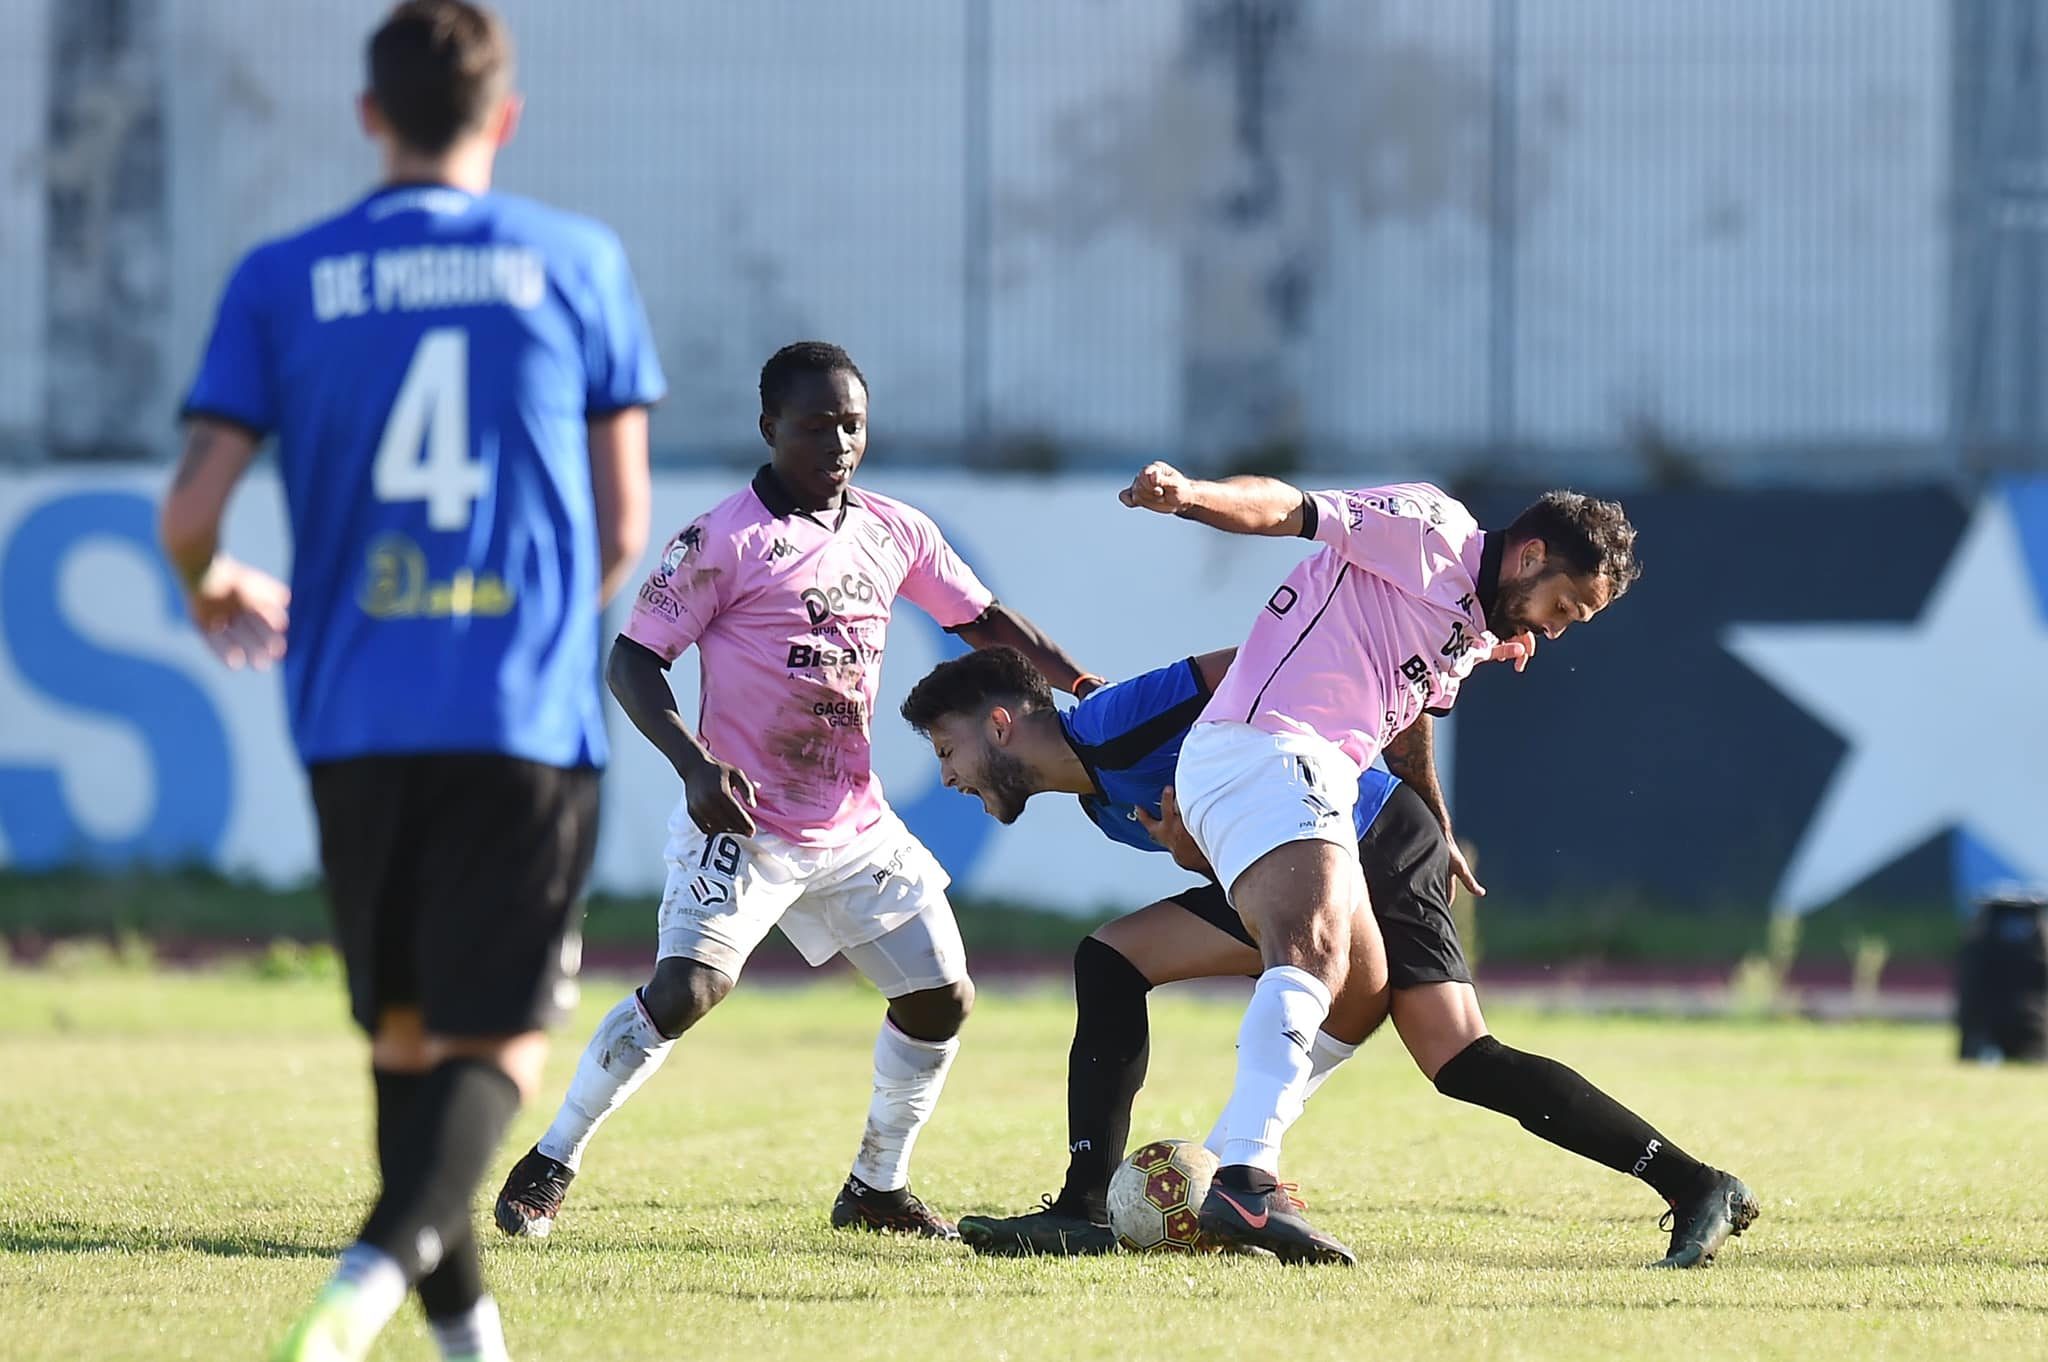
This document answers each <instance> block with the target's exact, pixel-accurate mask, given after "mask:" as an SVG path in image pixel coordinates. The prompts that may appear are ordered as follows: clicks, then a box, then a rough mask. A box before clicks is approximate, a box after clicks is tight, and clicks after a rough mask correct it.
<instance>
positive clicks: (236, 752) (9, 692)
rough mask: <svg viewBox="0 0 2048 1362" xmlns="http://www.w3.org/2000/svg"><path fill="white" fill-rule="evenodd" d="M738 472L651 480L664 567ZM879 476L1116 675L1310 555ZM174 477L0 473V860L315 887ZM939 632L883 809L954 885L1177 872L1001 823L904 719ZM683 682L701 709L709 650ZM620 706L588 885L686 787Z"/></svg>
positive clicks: (913, 643) (275, 740) (1057, 824)
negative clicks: (198, 621)
mask: <svg viewBox="0 0 2048 1362" xmlns="http://www.w3.org/2000/svg"><path fill="white" fill-rule="evenodd" d="M741 476H743V475H738V474H720V475H717V476H710V475H701V476H665V477H661V478H659V479H658V480H657V482H656V487H655V500H654V522H655V526H656V533H655V536H654V546H653V548H652V549H651V550H650V556H649V565H650V566H651V565H652V561H653V556H654V555H655V554H658V553H659V551H660V548H661V545H662V541H663V540H664V539H665V538H666V537H667V535H669V534H671V533H673V532H674V531H675V530H676V529H678V528H680V527H681V526H682V525H684V524H686V523H687V522H688V521H689V520H690V519H691V518H692V517H693V516H694V515H696V514H697V513H698V512H699V511H701V510H702V509H704V508H705V507H707V506H709V505H711V504H713V503H714V502H717V501H719V500H722V499H723V498H724V497H726V496H727V495H729V494H730V493H731V492H732V490H733V489H734V488H735V486H737V485H738V482H739V480H740V477H741ZM873 485H874V486H875V487H876V488H877V489H878V490H883V491H887V492H889V493H891V494H894V495H897V496H901V497H904V498H906V499H908V500H910V501H911V502H913V503H914V504H916V505H918V506H920V507H923V508H925V509H926V510H927V511H929V512H930V513H931V515H932V516H933V517H934V518H935V519H936V520H937V521H938V523H939V524H940V525H941V526H942V527H943V528H944V529H945V531H946V532H947V534H948V535H949V536H950V537H951V539H952V542H953V543H954V545H955V546H956V547H957V548H958V549H959V551H960V552H961V554H962V555H963V556H964V557H966V558H967V559H968V561H970V562H971V563H973V564H974V566H975V567H976V569H977V570H978V571H979V572H980V573H981V574H982V575H983V577H984V578H985V579H986V580H987V582H988V583H989V585H990V586H991V588H992V589H994V590H995V591H996V592H997V594H998V595H999V596H1000V597H1002V599H1004V600H1005V601H1008V602H1010V603H1012V604H1014V605H1016V606H1017V607H1018V608H1019V609H1021V610H1023V611H1024V612H1025V613H1027V614H1028V615H1030V616H1031V617H1032V618H1033V619H1035V620H1037V621H1039V622H1040V623H1041V624H1043V625H1045V626H1046V628H1047V629H1048V630H1050V631H1051V633H1052V634H1053V636H1054V637H1056V638H1058V639H1059V640H1060V641H1061V642H1062V643H1063V644H1065V645H1066V646H1067V647H1068V648H1069V649H1070V650H1071V651H1072V652H1073V653H1074V654H1075V656H1076V657H1077V658H1079V659H1080V660H1081V661H1082V662H1083V664H1084V665H1086V666H1088V667H1091V668H1093V669H1095V670H1097V671H1100V672H1103V673H1105V674H1107V675H1110V676H1119V675H1123V674H1127V673H1130V672H1135V671H1142V670H1145V669H1147V668H1150V667H1154V666H1158V665H1161V664H1162V663H1165V662H1169V661H1171V660H1173V659H1175V658H1177V657H1182V656H1185V655H1187V654H1189V653H1192V652H1200V651H1204V650H1207V649H1210V648H1215V647H1226V646H1230V645H1232V644H1234V643H1235V642H1237V641H1238V639H1239V638H1240V637H1241V636H1242V634H1243V633H1244V631H1245V630H1246V629H1247V628H1248V627H1249V626H1250V622H1251V620H1252V617H1253V615H1254V612H1255V611H1256V610H1257V609H1258V607H1259V605H1260V604H1261V602H1263V601H1264V600H1265V598H1266V596H1267V595H1268V594H1269V593H1270V592H1271V590H1272V588H1273V586H1274V584H1275V583H1277V582H1278V581H1279V579H1280V578H1281V577H1282V576H1284V575H1285V573H1286V571H1287V568H1288V567H1289V566H1290V565H1291V564H1292V563H1293V562H1294V561H1295V560H1296V559H1298V558H1299V557H1300V555H1301V553H1302V551H1303V548H1304V546H1303V545H1302V544H1300V543H1299V542H1296V541H1272V540H1264V541H1254V540H1246V539H1232V538H1228V537H1226V536H1223V535H1218V534H1214V533H1212V532H1209V531H1206V530H1203V529H1201V528H1199V527H1197V526H1193V525H1190V524H1187V523H1185V522H1182V521H1175V520H1169V519H1165V518H1162V517H1159V516H1154V515H1148V514H1144V513H1141V512H1137V511H1131V510H1127V509H1125V508H1124V507H1123V506H1121V505H1120V504H1119V503H1118V502H1117V500H1116V488H1117V485H1118V484H1117V483H1115V482H1113V481H1111V480H1109V479H1106V478H1082V479H1061V480H1055V481H1034V480H1028V479H1015V478H1010V479H1003V478H979V479H972V480H970V479H966V478H961V477H956V476H908V477H896V476H890V475H888V474H887V472H886V471H885V470H878V472H877V476H876V477H875V478H874V479H873ZM161 486H162V475H161V474H139V473H133V472H118V473H113V472H110V473H99V474H79V473H65V474H35V475H27V476H12V477H0V867H5V866H9V865H14V866H22V865H30V866H44V867H47V866H49V865H52V864H77V863H85V864H93V863H96V864H114V865H118V864H124V863H151V862H157V863H161V862H165V861H173V862H175V861H194V860H196V861H200V862H203V863H205V864H208V865H211V866H213V867H215V868H217V869H219V870H221V871H224V872H226V873H228V874H231V875H235V876H246V877H250V878H254V879H257V880H261V881H265V882H269V883H278V884H289V883H296V882H301V881H304V880H306V879H307V878H309V877H310V876H311V875H312V874H313V873H314V871H315V864H314V862H315V857H314V844H313V835H312V823H311V815H310V813H309V810H308V806H307V802H306V799H305V793H304V787H303V779H302V777H301V774H300V770H299V766H298V763H297V760H296V758H295V756H294V754H293V752H292V749H291V744H290V740H289V738H288V737H287V734H286V730H285V718H284V704H283V694H282V683H281V681H280V680H279V678H278V677H277V676H276V675H258V674H251V673H230V672H228V671H227V670H226V669H225V668H223V667H222V666H220V664H219V663H218V662H217V661H215V660H214V658H213V656H212V654H211V653H209V652H208V651H207V650H206V648H205V647H204V645H202V644H201V643H200V641H199V639H198V637H197V636H196V635H195V634H194V633H193V632H192V630H191V628H190V626H189V625H188V624H187V623H186V622H185V620H184V619H183V617H182V612H181V609H180V607H179V605H178V597H177V593H176V591H175V590H174V588H173V586H172V582H171V579H170V577H169V575H168V571H167V569H166V568H165V567H164V566H163V564H162V560H161V558H160V557H159V556H158V554H157V552H156V550H155V547H154V543H153V519H152V517H153V510H152V507H153V503H154V499H155V497H156V496H157V495H158V493H159V492H160V490H161ZM226 543H227V544H228V545H229V546H230V547H231V549H232V551H233V552H235V553H236V554H237V555H239V556H242V557H244V558H247V559H249V560H250V561H252V562H255V563H257V564H259V565H262V566H265V567H268V568H271V569H273V570H282V569H283V568H284V567H285V566H286V563H287V561H288V555H287V549H286V533H285V526H284V521H283V506H282V501H281V499H280V497H279V494H278V489H277V484H276V482H275V480H274V479H272V478H270V477H268V476H267V475H266V476H260V477H258V478H256V479H255V480H253V481H252V483H251V484H250V485H249V486H247V487H245V488H244V489H243V491H242V492H241V493H240V495H239V496H238V498H237V500H236V502H235V505H234V508H233V513H232V516H231V519H230V522H229V525H228V528H227V531H226ZM616 622H617V621H614V623H615V624H616ZM949 644H950V640H949V639H947V638H946V636H945V635H943V634H941V633H940V631H939V630H938V629H937V628H936V627H935V626H934V625H932V624H931V622H930V621H929V620H927V619H926V618H925V617H924V616H923V615H921V614H919V612H918V611H917V609H916V608H915V607H914V606H910V605H908V604H904V605H903V606H902V607H901V609H900V610H899V611H898V614H897V617H896V621H895V623H894V624H893V626H892V627H891V629H890V633H889V645H888V650H887V657H886V665H885V668H884V673H883V684H882V692H881V697H880V700H879V702H878V705H877V717H876V720H875V746H876V764H877V768H878V770H879V772H880V774H881V777H882V780H883V782H884V786H885V788H886V789H887V791H888V794H889V797H890V800H891V802H892V803H893V804H895V806H896V807H897V808H898V809H899V810H900V811H902V812H904V813H905V815H906V817H908V818H910V819H911V821H912V822H913V825H915V826H917V827H918V828H919V830H920V832H921V833H923V834H924V835H925V836H926V838H927V840H928V841H930V842H931V844H932V846H933V849H934V850H935V851H937V852H939V854H940V857H941V859H942V860H944V861H946V862H947V864H948V867H949V869H951V870H952V872H953V873H954V875H955V877H956V880H957V882H958V884H959V886H960V889H961V890H962V891H964V892H969V893H974V894H979V895H991V896H1005V897H1010V898H1015V899H1020V900H1028V901H1030V902H1033V903H1038V904H1044V905H1046V906H1050V907H1060V908H1067V909H1072V910H1077V911H1079V910H1086V909H1090V908H1094V907H1097V906H1103V905H1112V904H1127V905H1128V904H1136V903H1142V902H1145V901H1147V900H1148V899H1149V898H1151V897H1154V896H1156V893H1157V892H1158V891H1159V890H1161V889H1164V888H1172V887H1177V886H1179V885H1180V884H1183V883H1184V882H1185V876H1183V875H1181V874H1180V873H1179V872H1177V871H1175V870H1174V869H1173V867H1172V866H1171V865H1170V864H1168V863H1167V861H1166V858H1165V857H1164V856H1146V855H1143V854H1140V853H1138V852H1134V851H1131V850H1129V849H1127V848H1124V847H1120V846H1116V845H1113V844H1111V843H1110V842H1108V841H1107V840H1105V839H1104V838H1102V837H1101V836H1100V835H1099V834H1098V833H1096V832H1095V830H1094V829H1093V828H1092V827H1090V826H1089V824H1088V823H1087V822H1086V820H1085V819H1084V818H1083V817H1082V815H1081V813H1080V811H1079V809H1078V808H1077V807H1076V806H1075V803H1074V801H1073V800H1072V799H1071V798H1070V797H1068V796H1064V795H1062V796H1047V797H1044V798H1042V799H1040V800H1038V801H1035V802H1034V804H1033V806H1032V807H1031V808H1030V809H1029V810H1028V811H1027V812H1026V814H1025V816H1024V818H1023V819H1022V820H1021V821H1020V822H1018V823H1017V824H1016V825H1015V826H1013V827H1009V828H1003V827H1000V826H998V825H997V824H996V823H995V822H994V821H993V820H991V819H989V818H988V817H987V816H986V815H985V814H983V813H982V812H981V811H980V805H979V803H978V802H976V801H972V800H969V799H967V798H966V797H964V796H961V795H957V794H954V793H952V792H950V791H947V790H944V789H942V788H941V787H940V786H939V784H938V770H937V763H936V762H934V761H933V760H932V757H931V754H930V749H929V748H928V747H927V746H926V745H925V744H924V743H923V742H922V741H921V740H919V739H918V738H917V737H916V736H915V735H914V734H912V733H911V732H910V730H909V729H908V728H907V727H906V726H905V725H904V724H903V723H902V721H901V720H900V719H898V718H897V717H896V708H897V706H898V705H899V704H900V703H901V701H902V698H903V696H904V694H905V693H906V692H907V691H908V690H909V688H910V686H911V685H912V684H913V683H914V682H915V681H916V680H917V678H918V677H920V676H922V675H923V674H924V672H925V671H926V670H927V669H928V668H929V667H930V666H931V665H932V664H933V663H934V662H935V661H937V660H938V659H939V658H940V657H941V656H943V655H944V653H943V652H942V650H943V649H945V648H947V647H948V646H949ZM675 674H676V679H677V682H678V683H679V688H680V689H681V691H682V694H683V698H684V709H685V713H687V714H690V715H694V714H695V706H696V689H697V684H696V675H695V666H694V654H692V655H691V656H690V657H688V658H686V659H685V660H684V661H683V662H682V663H679V664H678V666H677V667H676V669H675ZM607 708H608V711H609V712H610V714H611V718H612V720H613V739H614V743H613V746H614V760H613V763H612V767H611V770H610V772H609V774H608V775H607V777H606V783H605V808H604V832H603V838H602V842H601V844H600V849H599V855H598V866H597V883H598V885H599V887H601V888H603V889H606V890H610V891H614V892H620V893H647V894H653V893H656V892H658V890H659V888H660V884H661V878H662V867H661V847H662V841H663V827H664V824H665V822H666V820H667V818H668V814H669V811H670V809H671V808H672V807H673V805H674V802H675V799H676V795H677V793H678V785H677V781H676V779H675V777H674V774H673V773H672V772H671V771H670V770H669V769H668V768H667V766H666V765H665V764H664V763H663V762H662V760H661V759H660V757H659V756H657V755H656V754H655V753H654V751H653V750H652V749H651V748H650V747H648V746H647V745H646V743H644V742H643V741H642V740H641V739H640V738H639V736H638V735H637V734H636V733H634V732H633V730H632V727H631V725H629V724H627V723H626V722H625V721H624V719H623V716H621V715H619V714H618V713H617V711H616V709H615V708H614V707H611V706H610V705H609V702H607Z"/></svg>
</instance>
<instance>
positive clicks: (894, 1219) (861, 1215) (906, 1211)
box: [832, 1173, 960, 1240]
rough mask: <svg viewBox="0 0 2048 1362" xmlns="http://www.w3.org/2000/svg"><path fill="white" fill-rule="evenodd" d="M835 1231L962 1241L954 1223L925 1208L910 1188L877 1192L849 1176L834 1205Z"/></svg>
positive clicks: (833, 1224)
mask: <svg viewBox="0 0 2048 1362" xmlns="http://www.w3.org/2000/svg"><path fill="white" fill-rule="evenodd" d="M832 1228H833V1229H835V1230H874V1231H876V1232H878V1233H886V1234H915V1235H918V1236H921V1237H922V1238H925V1239H945V1240H957V1239H959V1238H960V1231H959V1229H958V1228H957V1227H956V1226H955V1225H954V1224H953V1222H952V1221H950V1220H948V1219H946V1217H944V1216H942V1215H940V1214H939V1213H938V1212H937V1211H934V1210H933V1209H932V1208H931V1207H929V1206H927V1205H925V1204H924V1202H923V1201H921V1200H919V1199H918V1197H917V1194H916V1193H914V1192H912V1191H911V1190H910V1189H909V1188H908V1187H904V1188H901V1189H899V1190H897V1191H894V1192H878V1191H876V1190H875V1189H874V1188H872V1187H870V1186H868V1185H867V1184H866V1183H865V1182H862V1181H861V1180H860V1179H859V1178H857V1177H854V1176H853V1175H852V1174H850V1173H849V1174H848V1175H847V1178H846V1185H845V1186H843V1187H841V1188H840V1189H839V1197H838V1199H837V1200H835V1201H834V1202H833V1203H832Z"/></svg>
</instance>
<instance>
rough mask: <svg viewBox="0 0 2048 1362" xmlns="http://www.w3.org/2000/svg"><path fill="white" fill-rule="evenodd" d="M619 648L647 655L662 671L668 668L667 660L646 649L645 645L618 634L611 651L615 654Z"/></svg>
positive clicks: (652, 650)
mask: <svg viewBox="0 0 2048 1362" xmlns="http://www.w3.org/2000/svg"><path fill="white" fill-rule="evenodd" d="M620 648H631V649H633V650H634V651H636V652H642V653H645V654H647V656H648V657H649V658H651V659H653V661H654V665H655V666H657V667H659V668H661V669H662V670H663V671H667V670H668V668H669V662H668V659H667V658H665V657H663V656H662V655H661V654H660V653H657V652H655V651H654V649H652V648H650V647H648V646H647V645H646V644H644V643H642V642H641V641H640V640H639V639H637V638H628V637H626V635H624V634H620V635H619V636H618V637H617V638H615V639H613V640H612V651H614V652H616V651H618V650H619V649H620Z"/></svg>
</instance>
